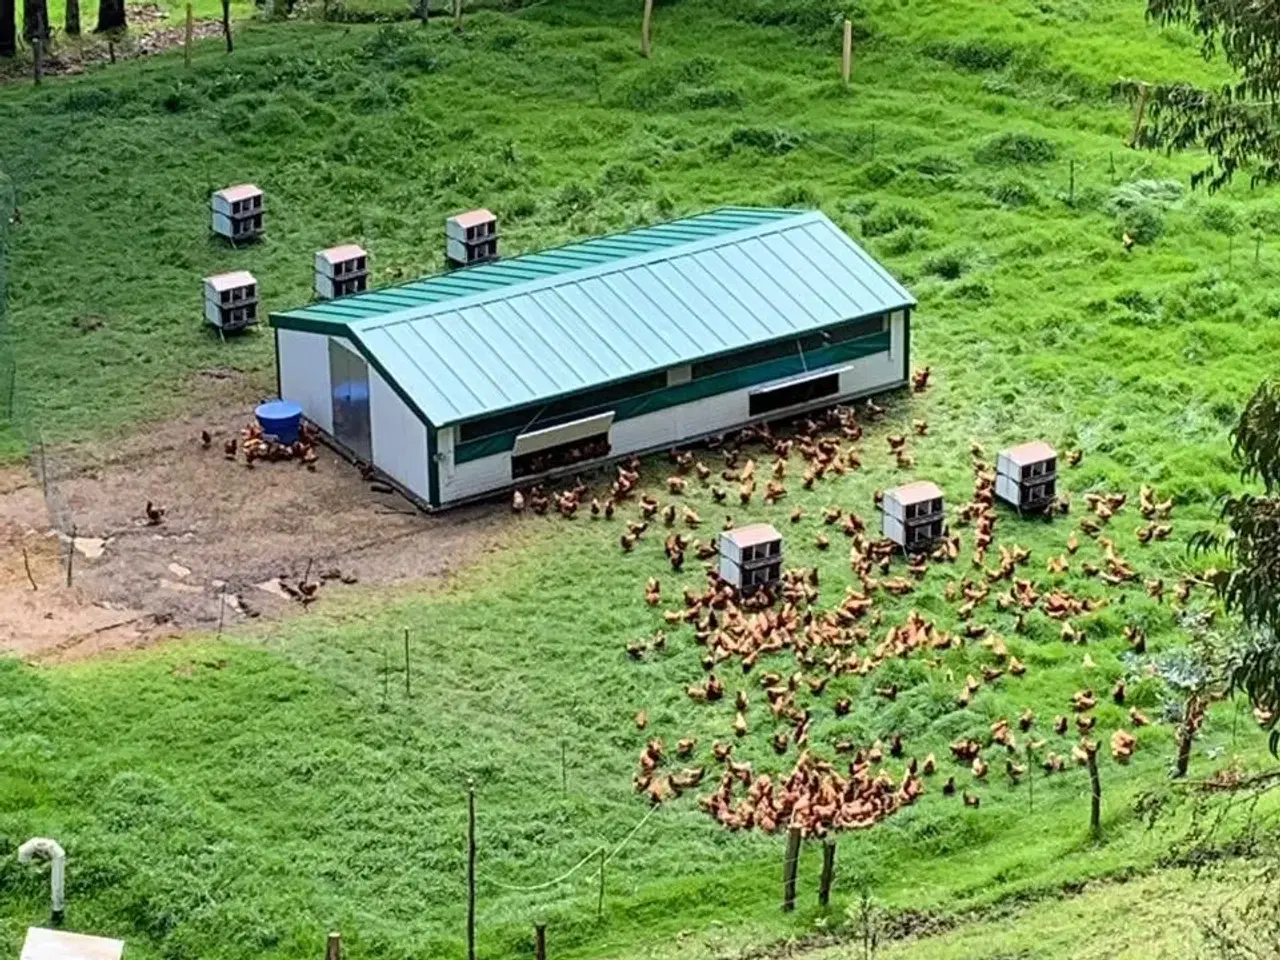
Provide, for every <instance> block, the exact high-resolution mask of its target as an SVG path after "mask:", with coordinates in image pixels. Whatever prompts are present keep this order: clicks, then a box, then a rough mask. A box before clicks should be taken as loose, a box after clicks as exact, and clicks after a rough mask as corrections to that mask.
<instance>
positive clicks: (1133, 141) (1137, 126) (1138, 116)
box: [1129, 83, 1151, 148]
mask: <svg viewBox="0 0 1280 960" xmlns="http://www.w3.org/2000/svg"><path fill="white" fill-rule="evenodd" d="M1150 92H1151V91H1150V88H1149V87H1148V86H1147V85H1146V84H1145V83H1140V84H1138V105H1137V107H1136V108H1135V110H1134V113H1133V133H1131V134H1130V135H1129V146H1130V147H1131V148H1132V147H1136V146H1137V145H1138V135H1139V134H1141V133H1142V118H1143V117H1144V116H1145V115H1146V112H1147V94H1149V93H1150Z"/></svg>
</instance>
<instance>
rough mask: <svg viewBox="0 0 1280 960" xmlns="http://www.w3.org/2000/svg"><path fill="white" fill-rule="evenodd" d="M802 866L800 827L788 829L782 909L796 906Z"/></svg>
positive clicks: (783, 872)
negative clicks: (797, 884) (797, 874)
mask: <svg viewBox="0 0 1280 960" xmlns="http://www.w3.org/2000/svg"><path fill="white" fill-rule="evenodd" d="M799 866H800V828H799V827H792V828H791V829H790V830H788V831H787V858H786V860H784V861H783V863H782V909H783V910H794V909H795V908H796V871H797V870H798V869H799Z"/></svg>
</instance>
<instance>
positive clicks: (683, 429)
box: [437, 314, 906, 505]
mask: <svg viewBox="0 0 1280 960" xmlns="http://www.w3.org/2000/svg"><path fill="white" fill-rule="evenodd" d="M903 327H904V320H903V317H902V316H901V314H899V315H898V316H896V317H895V318H894V319H893V320H892V321H891V323H890V346H889V349H888V350H887V351H881V352H880V353H876V354H872V355H870V356H866V357H861V358H859V359H857V360H853V361H850V362H849V363H844V364H838V365H836V366H833V367H826V368H821V369H816V370H813V371H810V372H811V373H815V374H817V373H821V372H822V370H841V369H843V372H842V373H841V375H840V394H839V396H833V397H824V398H823V399H822V401H821V402H820V403H818V404H816V406H822V407H825V406H830V405H832V404H834V403H839V402H840V401H841V400H848V399H850V398H852V397H858V396H865V395H867V394H870V393H875V392H878V391H880V390H886V389H889V388H891V387H896V386H901V385H902V383H903V377H902V369H903V367H902V364H903V357H904V351H905V349H906V343H905V338H904V332H903ZM762 386H767V385H765V384H756V385H753V386H751V387H749V388H746V389H742V390H732V391H729V392H727V393H721V394H717V395H715V396H711V397H706V398H704V399H701V400H697V401H695V402H693V403H687V404H681V405H678V406H672V407H667V408H665V409H662V410H658V411H656V412H654V413H649V414H644V415H642V416H638V417H631V418H629V419H626V420H620V421H616V422H615V423H614V425H613V429H612V431H611V441H612V443H611V446H612V450H611V452H610V459H612V458H616V457H619V456H623V455H626V454H629V453H638V452H641V451H645V450H653V449H661V448H663V447H669V446H672V445H675V444H678V443H681V442H683V441H685V440H689V439H691V438H694V437H700V436H705V435H707V434H713V433H720V432H724V431H728V430H731V429H734V428H736V427H740V426H742V425H743V424H746V423H749V422H751V419H752V418H751V416H750V413H749V409H750V408H749V403H750V395H751V394H752V393H754V392H755V391H757V390H759V389H760V388H761V387H762ZM789 412H790V411H787V410H781V411H777V412H773V413H770V414H768V415H766V416H765V417H758V418H756V419H765V420H768V419H776V418H778V417H782V416H787V415H788V413H789ZM437 437H438V443H439V451H438V452H439V453H440V455H441V457H440V459H441V469H440V502H441V504H442V505H448V504H451V503H457V502H459V501H462V500H468V499H471V498H474V497H479V496H483V495H485V494H487V493H491V492H493V491H496V490H501V489H503V488H505V487H509V486H511V484H512V483H513V480H512V477H511V453H510V451H506V452H503V453H498V454H494V455H492V456H488V457H480V458H477V459H474V460H468V461H466V462H464V463H456V462H455V458H454V446H455V440H456V433H455V429H454V428H446V429H444V430H440V431H438V434H437Z"/></svg>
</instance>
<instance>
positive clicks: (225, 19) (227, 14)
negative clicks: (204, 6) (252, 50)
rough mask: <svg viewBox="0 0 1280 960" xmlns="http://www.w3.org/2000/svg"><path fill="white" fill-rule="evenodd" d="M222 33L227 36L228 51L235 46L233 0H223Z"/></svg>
mask: <svg viewBox="0 0 1280 960" xmlns="http://www.w3.org/2000/svg"><path fill="white" fill-rule="evenodd" d="M222 35H223V36H224V37H226V38H227V53H230V52H231V51H232V49H233V47H234V44H232V42H231V0H222Z"/></svg>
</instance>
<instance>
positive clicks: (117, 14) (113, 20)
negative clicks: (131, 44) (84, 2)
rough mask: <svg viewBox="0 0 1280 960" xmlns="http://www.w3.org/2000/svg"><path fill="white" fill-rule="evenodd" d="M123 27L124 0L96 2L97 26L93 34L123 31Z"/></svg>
mask: <svg viewBox="0 0 1280 960" xmlns="http://www.w3.org/2000/svg"><path fill="white" fill-rule="evenodd" d="M125 26H126V24H125V20H124V0H98V26H97V27H95V28H94V33H107V32H108V31H111V30H123V29H124V28H125Z"/></svg>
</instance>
